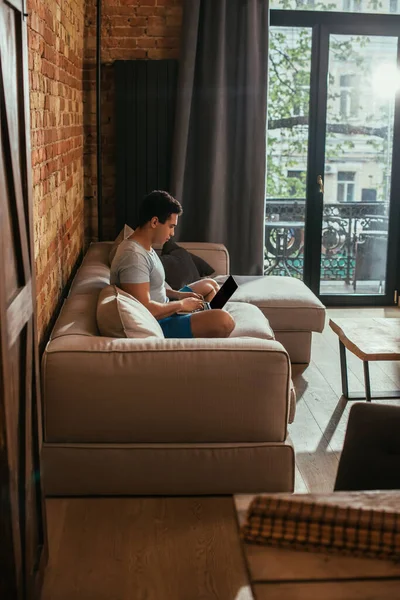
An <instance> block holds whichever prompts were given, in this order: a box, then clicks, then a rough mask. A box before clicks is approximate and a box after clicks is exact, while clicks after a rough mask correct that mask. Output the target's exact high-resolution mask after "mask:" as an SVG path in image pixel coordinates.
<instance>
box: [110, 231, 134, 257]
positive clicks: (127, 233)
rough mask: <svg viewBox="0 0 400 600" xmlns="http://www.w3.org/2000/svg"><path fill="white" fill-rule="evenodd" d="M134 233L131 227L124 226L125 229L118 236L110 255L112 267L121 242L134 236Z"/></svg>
mask: <svg viewBox="0 0 400 600" xmlns="http://www.w3.org/2000/svg"><path fill="white" fill-rule="evenodd" d="M133 232H134V229H132V227H129V225H126V224H125V225H124V226H123V228H122V229H121V231H120V232H119V234H118V235H117V237H116V238H115V241H114V243H113V245H112V248H111V250H110V255H109V257H108V260H109V262H110V265H111V263H112V261H113V258H114V256H115V253H116V252H117V248H118V246H119V245H120V243H121V242H123V241H124V240H126V238H128V237H129V236H130V235H132V233H133Z"/></svg>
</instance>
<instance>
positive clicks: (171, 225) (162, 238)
mask: <svg viewBox="0 0 400 600" xmlns="http://www.w3.org/2000/svg"><path fill="white" fill-rule="evenodd" d="M152 222H153V229H154V241H153V243H154V244H165V242H167V241H168V240H169V239H170V238H171V237H172V236H173V235H174V234H175V227H176V226H177V224H178V215H171V216H170V217H169V218H168V219H167V220H166V221H165V223H160V221H159V220H158V219H157V217H154V219H153V220H152Z"/></svg>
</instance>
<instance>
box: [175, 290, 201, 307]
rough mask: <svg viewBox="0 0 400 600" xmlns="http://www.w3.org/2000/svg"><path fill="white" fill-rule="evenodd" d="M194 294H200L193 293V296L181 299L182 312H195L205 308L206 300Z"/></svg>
mask: <svg viewBox="0 0 400 600" xmlns="http://www.w3.org/2000/svg"><path fill="white" fill-rule="evenodd" d="M184 293H186V292H184ZM193 296H198V294H191V296H189V297H187V298H184V299H183V300H181V301H180V304H181V306H182V312H193V311H195V310H202V309H204V300H200V298H194V297H193Z"/></svg>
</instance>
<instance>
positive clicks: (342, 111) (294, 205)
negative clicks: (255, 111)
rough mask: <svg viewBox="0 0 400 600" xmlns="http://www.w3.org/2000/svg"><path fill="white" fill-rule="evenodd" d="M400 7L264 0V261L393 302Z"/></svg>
mask: <svg viewBox="0 0 400 600" xmlns="http://www.w3.org/2000/svg"><path fill="white" fill-rule="evenodd" d="M399 31H400V17H399V16H387V15H385V16H382V15H362V16H360V15H344V14H337V13H313V12H307V13H304V12H303V13H301V12H290V13H288V12H287V11H272V13H271V35H270V61H269V102H268V156H267V184H266V214H265V256H264V272H265V273H266V274H269V275H289V276H292V277H297V278H300V279H302V280H304V282H305V283H306V284H307V285H308V286H309V287H310V288H311V289H312V290H313V291H314V292H315V293H316V294H317V295H319V296H320V297H321V299H322V300H323V302H325V303H326V304H330V305H335V304H336V305H341V304H345V305H346V304H347V305H356V304H357V305H371V304H376V305H387V304H393V303H396V302H397V291H396V290H397V287H398V286H397V279H396V273H397V254H398V247H399V243H398V240H399V235H398V234H399V223H400V128H399V121H400V103H399V93H400V69H399V64H400V61H399V37H398V36H399Z"/></svg>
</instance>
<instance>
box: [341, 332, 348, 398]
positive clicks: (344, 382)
mask: <svg viewBox="0 0 400 600" xmlns="http://www.w3.org/2000/svg"><path fill="white" fill-rule="evenodd" d="M339 353H340V373H341V376H342V394H343V396H344V397H345V398H346V399H348V397H349V382H348V379H347V360H346V348H345V345H344V344H343V342H342V341H341V340H339Z"/></svg>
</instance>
